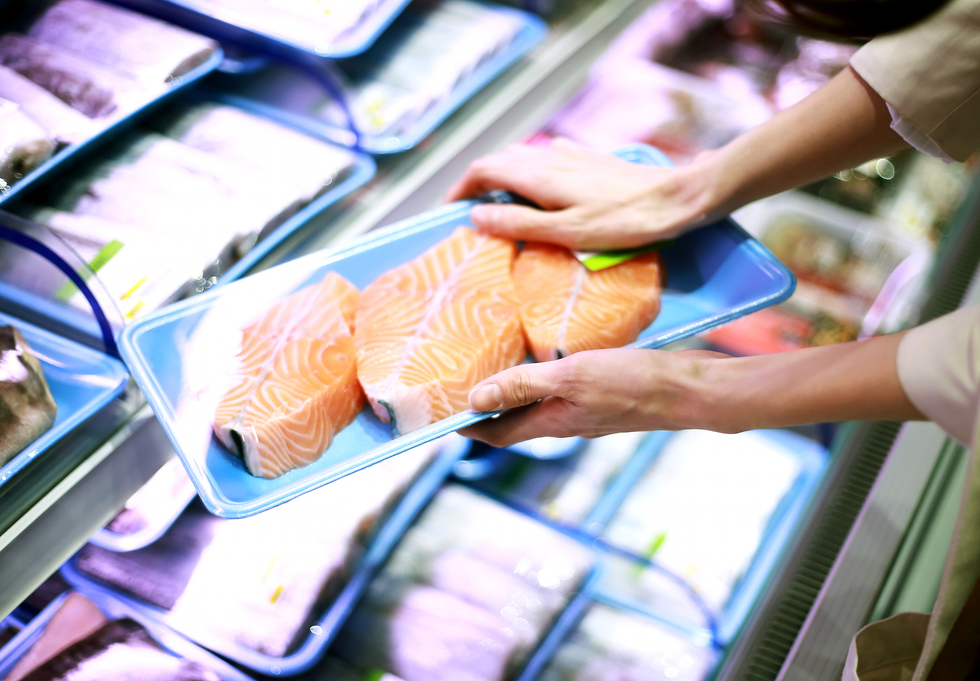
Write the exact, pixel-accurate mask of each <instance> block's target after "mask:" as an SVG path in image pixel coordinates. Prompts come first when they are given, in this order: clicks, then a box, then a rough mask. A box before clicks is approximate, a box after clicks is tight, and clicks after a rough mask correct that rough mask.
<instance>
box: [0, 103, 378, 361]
mask: <svg viewBox="0 0 980 681" xmlns="http://www.w3.org/2000/svg"><path fill="white" fill-rule="evenodd" d="M189 99H190V101H192V102H199V103H200V102H213V103H217V104H225V105H228V106H237V104H236V102H233V101H230V98H229V97H227V96H225V95H222V94H221V93H212V92H206V93H194V94H193V95H191V96H189ZM134 123H135V121H130V124H134ZM283 124H284V125H286V126H287V127H292V128H294V129H298V128H296V126H294V125H290V124H289V123H288V121H287V122H284V123H283ZM298 131H299V132H302V133H304V134H308V135H311V136H312V137H316V138H317V139H324V138H323V136H322V135H320V134H318V133H316V132H311V131H309V130H304V129H298ZM326 141H328V142H329V141H330V140H326ZM94 150H95V147H94V146H88V143H85V144H80V145H77V146H76V147H72V148H70V149H69V151H71V152H72V153H73V154H74V155H82V154H89V153H91V152H94ZM350 153H351V154H353V157H354V164H353V167H352V169H351V171H350V172H349V173H348V174H347V175H346V176H343V177H342V178H341V180H340V182H338V183H337V184H336V185H334V186H332V187H330V189H328V190H327V191H325V192H324V193H323V194H321V195H320V196H318V197H316V198H315V199H313V200H312V201H310V203H308V204H307V205H306V206H304V207H303V208H301V209H300V210H299V211H297V212H296V213H295V214H294V215H292V216H291V217H290V218H289V219H287V220H285V221H284V222H283V223H282V224H281V225H279V226H278V227H276V228H275V229H274V230H273V231H272V232H270V233H269V234H267V235H265V236H264V237H262V239H261V240H260V241H258V242H256V244H255V245H254V246H253V247H252V248H251V249H250V250H249V251H248V252H247V253H246V254H245V255H244V257H242V258H241V259H240V260H238V262H236V263H235V264H234V265H232V266H231V267H229V268H228V269H227V270H225V271H224V272H223V273H221V274H220V275H219V277H218V280H219V284H223V283H226V282H229V281H234V280H235V279H238V278H239V277H241V276H243V275H244V274H245V273H247V272H248V270H249V269H251V268H252V267H254V266H255V264H256V263H257V262H259V260H261V259H262V258H264V257H265V256H266V255H268V254H269V253H270V252H271V251H272V250H273V249H274V248H275V247H276V246H278V245H279V244H280V243H282V241H283V240H285V239H286V238H288V237H289V236H290V235H291V234H292V233H293V232H295V231H297V230H299V229H301V228H302V227H304V226H305V225H306V224H308V223H309V222H310V221H311V220H312V219H313V218H315V217H316V216H317V215H319V214H320V213H322V212H323V211H325V210H326V209H327V208H329V207H330V206H332V205H333V204H335V203H337V202H338V201H340V200H341V199H343V198H345V197H346V196H347V195H349V194H350V193H351V192H353V191H355V190H356V189H358V188H360V187H362V186H364V185H365V184H367V183H368V182H369V181H370V180H371V178H373V177H374V174H375V172H376V170H377V165H376V164H375V162H374V159H373V158H372V157H371V156H369V155H367V154H364V153H360V152H357V151H351V152H350ZM60 157H61V155H59V158H60ZM54 176H55V174H54V173H52V174H49V175H47V176H45V177H42V178H34V174H33V173H32V174H31V175H29V176H28V178H34V179H35V180H37V181H36V182H34V184H40V183H42V182H46V181H47V180H49V179H52V178H53V177H54ZM22 186H24V183H23V182H22V183H18V184H16V185H14V187H15V188H19V187H22ZM21 219H22V220H23V219H24V218H21ZM28 222H29V221H28ZM217 255H218V254H217V253H215V256H217ZM202 264H203V263H202ZM93 278H96V279H97V278H98V275H97V274H96V275H93ZM174 293H176V291H174ZM0 299H2V300H5V301H9V302H10V303H12V304H13V305H14V306H15V307H14V309H16V310H18V311H19V310H24V311H25V312H26V311H31V312H32V313H33V314H36V315H37V321H38V323H42V320H43V322H44V323H45V324H46V323H47V321H48V320H50V321H51V322H52V326H53V327H55V329H56V330H57V331H59V332H62V333H65V334H71V335H72V337H74V338H77V339H78V340H80V341H82V342H85V343H86V344H89V345H94V346H98V344H99V343H100V342H101V340H102V333H101V331H100V330H99V327H98V324H96V322H95V319H94V318H93V317H92V315H91V313H90V312H89V311H87V310H82V309H79V308H75V307H73V306H71V305H69V304H68V303H60V302H58V301H55V300H51V299H48V298H45V297H43V296H40V295H38V294H36V293H33V292H31V291H26V290H24V289H22V288H20V287H18V286H14V285H12V284H10V283H7V282H4V281H0ZM25 312H18V314H24V313H25ZM119 331H120V329H116V333H117V334H118V332H119Z"/></svg>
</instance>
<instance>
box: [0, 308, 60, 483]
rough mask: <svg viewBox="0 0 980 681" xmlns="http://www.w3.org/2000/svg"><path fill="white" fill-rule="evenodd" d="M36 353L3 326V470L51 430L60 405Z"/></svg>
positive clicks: (0, 431)
mask: <svg viewBox="0 0 980 681" xmlns="http://www.w3.org/2000/svg"><path fill="white" fill-rule="evenodd" d="M33 352H34V351H33V350H31V347H30V346H29V345H28V344H27V341H26V340H24V337H23V336H22V335H21V334H20V331H18V330H17V329H16V328H15V327H13V326H9V325H8V326H0V406H2V411H0V414H2V418H0V466H3V465H4V464H5V463H7V462H8V461H10V460H11V459H12V458H13V457H14V456H16V455H17V454H20V452H21V451H23V449H24V448H25V447H26V446H27V445H29V444H30V443H32V442H34V441H35V440H37V439H38V438H39V437H40V436H41V435H43V434H44V433H46V432H47V431H49V430H50V429H51V427H52V426H53V425H54V423H55V418H56V417H57V415H58V405H57V404H56V403H55V401H54V397H52V396H51V389H50V388H48V382H47V380H45V377H44V370H43V369H42V368H41V363H40V362H39V361H38V360H37V358H36V357H34V355H33V354H32V353H33Z"/></svg>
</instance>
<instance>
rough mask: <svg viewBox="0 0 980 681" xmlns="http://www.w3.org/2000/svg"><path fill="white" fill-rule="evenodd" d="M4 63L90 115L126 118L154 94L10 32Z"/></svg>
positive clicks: (0, 45) (3, 45) (2, 48)
mask: <svg viewBox="0 0 980 681" xmlns="http://www.w3.org/2000/svg"><path fill="white" fill-rule="evenodd" d="M0 65H2V66H6V67H7V68H9V69H11V70H12V71H16V72H17V73H19V74H20V75H22V76H24V77H25V78H27V79H28V80H31V81H33V82H34V83H36V84H37V85H39V86H41V87H42V88H44V89H45V90H47V91H48V92H50V93H51V94H53V95H54V96H56V97H57V98H58V99H60V100H61V101H63V102H64V103H65V104H67V105H68V106H70V107H71V108H73V109H75V110H76V111H80V112H81V113H83V114H85V115H86V116H87V117H89V118H107V117H110V116H112V117H116V118H119V117H122V116H124V115H126V114H128V113H131V112H132V111H133V110H135V109H136V108H138V107H139V106H140V105H142V104H145V103H146V102H147V101H149V100H150V99H151V98H152V96H153V95H152V94H151V93H149V92H145V91H143V90H142V89H141V88H139V87H138V86H137V85H136V84H134V83H133V82H132V81H130V80H129V79H128V78H126V77H125V76H123V75H120V74H119V73H117V72H115V71H111V70H109V69H107V68H105V67H102V66H100V65H98V64H93V63H91V62H89V61H87V60H86V59H84V58H82V57H80V56H78V55H76V54H74V53H72V52H69V51H67V50H64V49H62V48H60V47H58V46H57V45H52V44H49V43H46V42H42V41H41V40H39V39H36V38H32V37H30V36H25V35H18V34H15V33H8V34H6V35H4V36H2V37H0ZM164 87H165V86H163V85H160V86H159V88H158V89H159V90H162V89H163V88H164Z"/></svg>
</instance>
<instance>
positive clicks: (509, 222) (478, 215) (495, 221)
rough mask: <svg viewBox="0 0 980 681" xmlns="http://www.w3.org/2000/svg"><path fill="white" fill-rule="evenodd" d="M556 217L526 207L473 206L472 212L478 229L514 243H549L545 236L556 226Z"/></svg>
mask: <svg viewBox="0 0 980 681" xmlns="http://www.w3.org/2000/svg"><path fill="white" fill-rule="evenodd" d="M554 215H555V214H554V213H551V212H548V211H543V210H537V209H535V208H528V207H526V206H507V205H494V204H484V205H479V206H473V210H472V211H471V212H470V218H471V219H472V220H473V225H474V226H475V227H476V228H477V229H479V230H480V231H482V232H488V233H490V234H493V235H494V236H499V237H503V238H505V239H511V240H512V241H541V240H545V241H548V240H549V239H547V238H546V237H545V235H547V234H549V233H552V232H554V230H555V226H556V225H555V223H556V221H555V218H554Z"/></svg>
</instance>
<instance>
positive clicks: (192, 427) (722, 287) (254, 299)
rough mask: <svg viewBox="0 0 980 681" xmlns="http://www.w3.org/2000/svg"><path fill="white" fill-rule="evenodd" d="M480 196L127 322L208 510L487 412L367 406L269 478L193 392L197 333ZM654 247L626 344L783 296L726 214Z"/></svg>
mask: <svg viewBox="0 0 980 681" xmlns="http://www.w3.org/2000/svg"><path fill="white" fill-rule="evenodd" d="M621 155H622V156H623V157H624V158H626V159H627V160H630V161H633V162H638V163H655V162H657V161H658V160H659V158H660V157H659V156H657V155H656V154H655V153H654V151H653V150H652V149H650V148H648V147H633V148H629V149H626V150H623V151H622V152H621ZM475 204H476V202H474V201H463V202H458V203H454V204H451V205H448V206H445V207H443V208H440V209H437V210H434V211H431V212H429V213H426V214H423V215H420V216H418V217H417V218H413V219H410V220H406V221H404V222H401V223H398V224H396V225H393V226H391V227H389V228H387V229H382V230H378V231H376V232H373V233H371V234H369V235H367V236H366V237H365V238H364V239H362V240H361V241H360V242H358V243H356V244H353V245H351V246H349V247H346V248H343V249H341V250H337V251H323V252H320V253H313V254H311V255H309V256H306V257H303V258H299V259H297V260H294V261H292V262H290V263H287V264H285V265H281V266H279V267H276V268H273V269H270V270H267V271H265V272H261V273H259V274H257V275H255V276H252V277H249V278H248V279H246V280H243V281H239V282H234V283H233V284H230V285H228V286H224V287H221V288H220V289H218V290H217V291H215V292H213V293H212V294H210V295H208V296H202V297H199V298H197V299H191V300H187V301H184V302H181V303H178V304H176V305H173V306H171V307H169V308H167V309H165V310H161V311H160V312H158V313H156V314H153V315H149V316H147V317H145V318H143V319H141V320H137V321H136V322H135V323H134V324H131V325H129V326H128V327H127V328H126V329H125V331H124V333H123V336H122V341H121V343H122V345H121V349H122V352H123V355H124V357H125V358H126V360H127V364H128V365H129V367H130V368H131V370H132V371H133V375H134V377H135V378H136V380H137V382H138V383H139V385H140V387H141V388H142V389H143V392H144V394H145V395H146V397H147V400H148V401H149V403H150V405H151V406H152V407H153V410H154V412H155V413H156V415H157V417H158V418H159V419H160V422H161V424H162V425H163V427H164V429H165V430H166V431H167V433H168V435H169V436H170V439H171V441H172V442H173V444H174V447H175V449H176V450H177V454H178V456H180V458H181V460H182V461H183V463H184V466H185V468H186V469H187V472H188V474H189V475H190V477H191V480H192V481H193V482H194V486H195V487H196V488H197V491H198V494H200V495H201V498H202V499H203V501H204V503H205V504H206V505H207V506H208V508H209V509H210V510H211V511H212V512H214V513H216V514H217V515H221V516H223V517H229V518H233V517H245V516H249V515H254V514H256V513H259V512H261V511H264V510H267V509H269V508H272V507H274V506H276V505H277V504H280V503H283V502H285V501H288V500H289V499H293V498H295V497H297V496H299V495H301V494H304V493H306V492H309V491H310V490H312V489H316V488H317V487H320V486H322V485H325V484H328V483H330V482H332V481H334V480H338V479H339V478H342V477H343V476H345V475H348V474H350V473H353V472H356V471H358V470H361V469H363V468H365V467H368V466H370V465H373V464H375V463H377V462H379V461H382V460H384V459H386V458H388V457H391V456H394V455H395V454H398V453H400V452H404V451H407V450H409V449H411V448H413V447H416V446H418V445H420V444H423V443H425V442H429V441H431V440H434V439H436V438H438V437H441V436H443V435H446V434H447V433H451V432H454V431H456V430H458V429H460V428H463V427H465V426H468V425H471V424H473V423H476V422H478V421H481V420H483V419H485V418H488V417H489V416H490V414H488V413H483V414H477V413H474V412H472V411H470V410H467V411H465V412H462V413H460V414H456V415H455V416H452V417H450V418H447V419H444V420H442V421H440V422H438V423H435V424H432V425H430V426H426V427H424V428H421V429H419V430H416V431H414V432H412V433H410V434H408V435H403V436H400V437H397V438H393V437H392V435H391V432H390V428H388V427H387V426H386V425H385V424H382V423H381V422H380V421H379V420H378V419H377V417H376V416H375V415H374V414H373V413H372V412H371V411H370V410H368V409H365V410H364V411H363V412H361V413H360V414H359V415H358V416H357V418H356V419H355V421H354V422H353V423H352V424H351V425H350V426H348V427H347V428H346V429H344V430H343V431H341V432H340V433H339V434H337V436H336V437H335V438H334V439H333V442H332V444H331V446H330V448H329V449H328V450H327V452H326V453H325V454H324V455H323V457H322V458H320V459H319V460H318V461H315V462H314V463H312V464H310V465H308V466H305V467H304V468H302V469H299V470H293V471H289V472H287V473H285V474H284V475H281V476H279V477H277V478H274V479H271V480H268V479H262V478H257V477H255V476H253V475H251V474H250V473H248V472H247V471H246V470H245V467H244V465H243V463H242V461H241V459H240V458H238V457H235V456H232V455H231V454H230V453H229V452H227V451H226V450H225V449H224V448H223V447H222V446H221V445H219V444H218V443H217V442H216V441H215V440H214V439H213V438H212V437H211V427H210V421H211V418H212V416H213V409H212V410H210V411H209V410H208V409H207V408H206V406H204V405H201V404H198V403H197V402H196V400H198V399H199V398H200V395H202V394H203V393H200V392H199V390H200V389H199V388H194V389H192V384H193V383H194V382H195V381H202V380H205V378H206V377H205V376H203V375H202V372H203V374H207V373H208V367H214V366H215V362H220V361H221V359H220V358H219V357H217V356H216V355H215V353H216V352H217V353H220V352H221V350H220V348H221V347H222V346H221V345H220V344H216V343H214V342H210V341H209V343H208V345H207V346H206V348H205V346H202V345H201V338H203V336H202V334H206V335H207V337H208V338H210V339H211V341H213V340H214V339H215V338H216V337H217V336H215V335H214V334H215V333H217V334H219V335H220V334H225V335H228V338H229V340H230V339H231V336H232V335H233V334H234V333H236V332H237V330H240V329H242V328H244V327H245V326H246V325H247V324H249V323H251V320H252V318H253V317H255V315H256V314H257V313H260V312H261V311H262V310H265V309H267V308H268V307H269V306H271V305H272V304H274V303H275V302H276V301H277V300H279V299H282V298H283V297H285V296H286V295H288V294H291V293H293V292H294V291H297V290H299V289H300V288H302V287H303V286H305V285H307V284H309V283H313V282H317V281H320V280H321V279H322V278H323V277H325V276H326V275H327V274H328V273H329V272H336V273H338V274H340V275H342V276H343V277H345V278H346V279H348V280H349V281H350V282H351V283H353V284H354V286H357V287H358V288H363V287H365V286H366V285H368V284H369V283H371V282H372V281H373V280H374V279H375V278H376V277H377V276H379V275H380V274H382V273H384V272H385V271H387V270H389V269H391V268H392V267H394V266H397V265H400V264H402V263H405V262H408V261H410V260H412V259H413V258H415V257H416V256H418V255H419V254H421V253H423V252H424V251H425V250H427V249H428V248H429V247H431V246H432V245H434V244H436V243H438V242H439V241H441V240H442V239H444V238H446V237H447V236H448V235H449V234H451V233H452V232H453V231H454V230H455V229H456V228H457V227H459V226H464V225H468V224H470V220H469V213H470V210H471V209H472V207H473V206H474V205H475ZM661 253H662V256H663V258H664V261H665V263H666V267H667V271H668V277H669V280H668V283H667V287H666V289H665V290H664V293H663V297H662V302H663V304H662V309H661V312H660V315H659V317H657V319H656V320H655V321H654V322H653V324H652V325H651V326H650V327H649V328H647V329H646V330H644V331H643V332H642V333H641V334H640V336H639V340H638V341H637V342H636V343H634V344H633V346H632V347H643V348H652V347H661V346H663V345H666V344H668V343H671V342H673V341H675V340H678V339H680V338H684V337H687V336H690V335H693V334H695V333H699V332H701V331H704V330H707V329H709V328H713V327H715V326H719V325H722V324H725V323H727V322H729V321H732V320H734V319H736V318H738V317H741V316H744V315H746V314H749V313H750V312H753V311H755V310H757V309H761V308H763V307H766V306H768V305H771V304H773V303H775V302H778V301H780V300H783V299H784V298H786V297H787V296H788V295H789V294H790V293H791V291H792V289H793V285H794V280H793V277H792V275H791V274H790V273H789V272H788V271H787V270H786V269H785V268H784V267H783V266H782V265H781V264H780V263H779V261H778V260H776V259H775V258H774V257H772V255H771V254H769V253H768V252H767V251H766V250H765V249H764V248H762V246H761V245H759V244H758V242H755V241H754V240H752V239H751V238H749V237H748V235H747V234H745V232H743V231H742V230H741V229H740V228H739V227H738V226H737V225H735V224H734V223H733V222H731V221H728V220H726V221H722V222H719V223H716V224H714V225H711V226H708V227H705V228H702V229H700V230H697V231H694V232H691V233H690V234H687V235H685V236H684V237H682V238H680V239H678V240H677V241H676V242H674V243H672V244H671V245H670V246H668V247H665V248H664V249H663V250H662V251H661ZM222 337H223V336H222ZM195 339H197V342H195ZM203 349H206V350H207V352H204V353H202V350H203ZM202 362H205V363H204V364H202ZM194 367H196V368H194ZM192 368H193V370H192ZM195 395H197V397H195Z"/></svg>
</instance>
